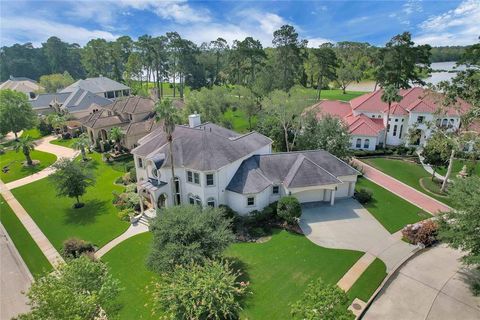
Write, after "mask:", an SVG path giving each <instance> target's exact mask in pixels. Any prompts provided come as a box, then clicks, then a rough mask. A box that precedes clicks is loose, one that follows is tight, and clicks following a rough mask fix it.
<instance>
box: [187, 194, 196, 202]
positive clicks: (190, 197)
mask: <svg viewBox="0 0 480 320" xmlns="http://www.w3.org/2000/svg"><path fill="white" fill-rule="evenodd" d="M188 203H190V204H195V197H194V196H193V194H189V195H188Z"/></svg>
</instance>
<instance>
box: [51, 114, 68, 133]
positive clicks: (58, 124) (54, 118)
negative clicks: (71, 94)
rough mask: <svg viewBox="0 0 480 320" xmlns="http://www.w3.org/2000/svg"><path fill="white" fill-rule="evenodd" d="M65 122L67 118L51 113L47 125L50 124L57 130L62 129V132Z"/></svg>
mask: <svg viewBox="0 0 480 320" xmlns="http://www.w3.org/2000/svg"><path fill="white" fill-rule="evenodd" d="M65 122H66V119H65V117H64V116H61V115H58V114H56V113H51V114H49V115H48V116H47V123H49V124H50V125H51V126H52V127H53V129H55V130H57V129H61V131H63V130H64V126H65Z"/></svg>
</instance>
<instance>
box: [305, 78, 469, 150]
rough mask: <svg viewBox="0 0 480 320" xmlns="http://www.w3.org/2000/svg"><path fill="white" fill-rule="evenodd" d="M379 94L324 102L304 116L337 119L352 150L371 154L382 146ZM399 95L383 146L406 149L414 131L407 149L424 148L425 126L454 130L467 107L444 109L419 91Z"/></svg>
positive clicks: (383, 125) (382, 113)
mask: <svg viewBox="0 0 480 320" xmlns="http://www.w3.org/2000/svg"><path fill="white" fill-rule="evenodd" d="M382 94H383V90H377V91H374V92H371V93H367V94H365V95H362V96H360V97H357V98H355V99H352V100H351V101H350V102H342V101H326V100H325V101H321V102H319V103H317V104H315V105H313V106H311V107H310V108H309V109H308V110H307V112H308V111H311V112H314V113H315V115H316V117H317V119H320V118H321V117H323V116H324V115H326V114H330V115H332V116H335V117H339V118H341V119H342V120H344V121H345V123H346V124H347V125H348V128H349V132H350V135H351V143H352V145H351V146H352V149H362V150H375V148H376V147H377V146H381V145H383V137H384V134H385V128H386V127H387V110H388V104H387V103H385V102H383V101H382V99H381V96H382ZM399 94H400V95H401V96H402V97H403V98H402V100H401V101H400V102H398V103H393V104H392V105H391V108H390V118H389V119H388V130H387V131H388V132H387V145H392V146H397V145H401V144H406V145H409V143H408V142H409V141H408V139H407V138H408V133H409V131H410V130H412V131H413V130H416V131H417V134H416V136H418V139H417V141H415V142H414V143H412V144H411V145H414V146H423V145H425V141H426V140H427V139H428V138H429V137H430V135H431V133H432V130H431V126H429V124H432V123H436V124H437V125H441V126H446V127H449V128H451V130H457V129H458V128H459V127H460V117H461V114H462V113H464V112H465V111H467V110H468V109H469V108H470V107H471V106H470V105H469V104H468V103H466V102H465V101H461V100H459V102H458V106H457V107H455V108H453V107H452V108H448V109H445V108H443V107H442V105H441V102H440V101H437V98H434V97H433V96H432V95H429V94H428V93H427V91H426V90H425V89H423V88H420V87H414V88H410V89H403V90H400V92H399Z"/></svg>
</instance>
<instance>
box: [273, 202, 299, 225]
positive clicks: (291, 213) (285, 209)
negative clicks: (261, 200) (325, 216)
mask: <svg viewBox="0 0 480 320" xmlns="http://www.w3.org/2000/svg"><path fill="white" fill-rule="evenodd" d="M277 215H278V217H279V218H281V219H283V220H285V221H286V222H287V223H289V224H293V223H295V222H297V221H298V219H299V218H300V216H301V215H302V207H301V205H300V202H298V199H297V198H295V197H292V196H287V197H283V198H281V199H280V200H279V201H278V204H277Z"/></svg>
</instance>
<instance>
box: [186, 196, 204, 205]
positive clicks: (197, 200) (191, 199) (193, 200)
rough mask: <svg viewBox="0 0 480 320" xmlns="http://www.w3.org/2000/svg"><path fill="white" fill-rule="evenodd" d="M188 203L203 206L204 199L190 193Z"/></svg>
mask: <svg viewBox="0 0 480 320" xmlns="http://www.w3.org/2000/svg"><path fill="white" fill-rule="evenodd" d="M188 203H190V204H194V205H198V206H201V205H202V199H200V197H199V196H194V195H193V194H191V193H189V194H188Z"/></svg>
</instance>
